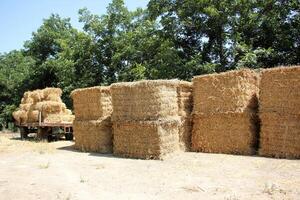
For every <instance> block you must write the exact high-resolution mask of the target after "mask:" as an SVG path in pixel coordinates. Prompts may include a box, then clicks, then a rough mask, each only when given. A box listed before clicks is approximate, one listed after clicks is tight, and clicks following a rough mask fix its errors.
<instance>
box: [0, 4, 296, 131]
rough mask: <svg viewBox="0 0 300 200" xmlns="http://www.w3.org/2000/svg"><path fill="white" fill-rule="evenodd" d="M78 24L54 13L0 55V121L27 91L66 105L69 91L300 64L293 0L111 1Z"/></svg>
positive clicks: (7, 118)
mask: <svg viewBox="0 0 300 200" xmlns="http://www.w3.org/2000/svg"><path fill="white" fill-rule="evenodd" d="M79 21H80V22H82V23H83V25H84V30H83V31H81V30H77V29H75V28H74V27H72V25H71V23H70V19H65V18H61V17H60V16H58V15H54V14H53V15H51V16H50V17H49V18H48V19H45V20H44V22H43V24H42V25H41V26H40V27H39V28H38V30H37V31H36V32H34V33H33V34H32V38H31V39H30V40H28V41H26V42H25V43H24V48H23V49H21V50H18V51H11V52H9V53H6V54H2V55H0V124H4V125H6V124H7V122H9V121H12V118H11V112H12V111H13V110H15V109H16V107H17V105H18V104H19V103H20V100H21V98H22V95H23V93H24V92H25V91H27V90H33V89H38V88H45V87H60V88H62V89H63V92H64V93H63V94H64V95H63V99H64V101H65V102H66V103H67V105H68V106H71V101H70V98H69V94H70V92H71V91H72V90H73V89H75V88H81V87H89V86H95V85H108V84H111V83H113V82H118V81H134V80H140V79H171V78H179V79H184V80H190V79H191V78H192V77H193V76H194V75H199V74H206V73H212V72H222V71H226V70H232V69H238V68H241V67H249V68H262V67H274V66H278V65H295V64H299V63H300V2H299V1H298V0H264V1H258V0H235V1H232V0H150V1H149V4H148V6H147V8H146V9H137V10H134V11H129V10H128V9H127V8H126V7H125V5H124V2H123V0H113V1H112V3H111V4H110V5H109V6H108V7H107V12H106V14H104V15H102V16H99V15H95V14H92V13H90V12H89V11H88V10H87V9H81V10H80V11H79Z"/></svg>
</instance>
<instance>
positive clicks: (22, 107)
mask: <svg viewBox="0 0 300 200" xmlns="http://www.w3.org/2000/svg"><path fill="white" fill-rule="evenodd" d="M31 106H32V104H31V103H24V104H20V105H19V107H20V109H21V110H24V111H29V110H30V108H31Z"/></svg>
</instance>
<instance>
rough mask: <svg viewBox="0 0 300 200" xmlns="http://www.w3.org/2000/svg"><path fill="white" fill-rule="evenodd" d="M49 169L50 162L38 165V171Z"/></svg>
mask: <svg viewBox="0 0 300 200" xmlns="http://www.w3.org/2000/svg"><path fill="white" fill-rule="evenodd" d="M49 167H50V162H47V163H46V164H40V165H39V168H40V169H48V168H49Z"/></svg>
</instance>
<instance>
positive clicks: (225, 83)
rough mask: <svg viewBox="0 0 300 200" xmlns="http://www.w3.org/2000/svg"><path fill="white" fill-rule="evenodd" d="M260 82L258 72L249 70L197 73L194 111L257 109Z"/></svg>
mask: <svg viewBox="0 0 300 200" xmlns="http://www.w3.org/2000/svg"><path fill="white" fill-rule="evenodd" d="M258 84H259V76H258V74H257V73H256V72H254V71H252V70H249V69H243V70H239V71H230V72H224V73H220V74H209V75H203V76H196V77H194V78H193V89H194V95H193V98H194V110H193V114H212V113H227V112H228V113H230V112H233V113H235V112H238V113H241V112H247V111H253V110H256V109H257V106H258V104H257V94H258V90H259V87H258Z"/></svg>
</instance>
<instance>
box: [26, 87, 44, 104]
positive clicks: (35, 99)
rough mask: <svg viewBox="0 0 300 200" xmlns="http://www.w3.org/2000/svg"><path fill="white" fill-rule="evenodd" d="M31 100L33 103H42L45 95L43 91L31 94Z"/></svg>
mask: <svg viewBox="0 0 300 200" xmlns="http://www.w3.org/2000/svg"><path fill="white" fill-rule="evenodd" d="M29 98H31V99H33V103H36V102H40V101H42V100H43V98H44V93H43V91H42V90H34V91H32V92H30V93H29Z"/></svg>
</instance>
